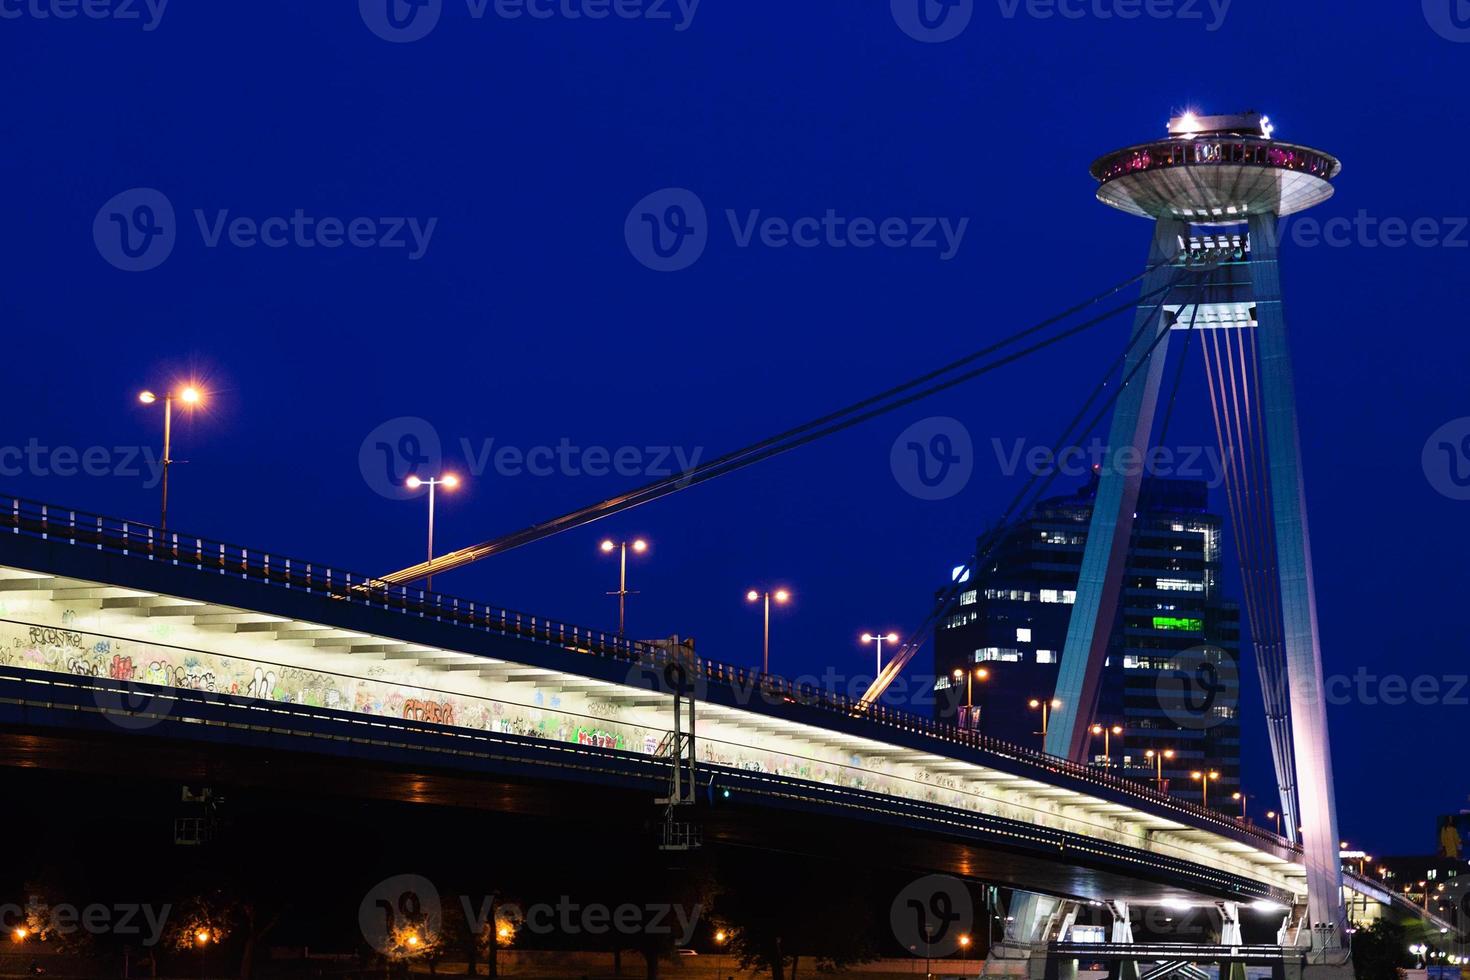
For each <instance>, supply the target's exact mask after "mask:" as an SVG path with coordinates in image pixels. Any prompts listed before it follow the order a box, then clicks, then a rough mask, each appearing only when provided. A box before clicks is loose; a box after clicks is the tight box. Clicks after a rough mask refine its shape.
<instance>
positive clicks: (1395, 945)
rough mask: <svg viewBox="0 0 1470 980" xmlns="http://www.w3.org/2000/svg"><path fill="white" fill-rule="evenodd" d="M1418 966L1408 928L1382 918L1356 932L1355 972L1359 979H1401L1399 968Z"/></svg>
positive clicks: (1354, 943) (1354, 945) (1354, 942)
mask: <svg viewBox="0 0 1470 980" xmlns="http://www.w3.org/2000/svg"><path fill="white" fill-rule="evenodd" d="M1413 965H1414V958H1413V956H1411V955H1410V954H1409V938H1408V933H1407V932H1406V931H1405V929H1404V927H1403V926H1401V925H1399V924H1398V923H1397V922H1391V921H1389V920H1388V919H1379V920H1377V921H1376V922H1374V923H1373V924H1372V925H1371V926H1369V927H1368V928H1366V929H1359V930H1358V931H1357V932H1355V933H1353V973H1354V974H1356V976H1357V980H1398V976H1399V972H1398V971H1399V969H1400V968H1405V967H1411V966H1413Z"/></svg>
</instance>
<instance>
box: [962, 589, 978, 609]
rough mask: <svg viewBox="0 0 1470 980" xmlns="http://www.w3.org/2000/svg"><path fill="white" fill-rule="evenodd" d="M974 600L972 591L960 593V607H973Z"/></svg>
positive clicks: (973, 591)
mask: <svg viewBox="0 0 1470 980" xmlns="http://www.w3.org/2000/svg"><path fill="white" fill-rule="evenodd" d="M975 598H976V596H975V590H974V589H971V590H970V591H969V592H961V593H960V605H962V606H973V605H974V604H975Z"/></svg>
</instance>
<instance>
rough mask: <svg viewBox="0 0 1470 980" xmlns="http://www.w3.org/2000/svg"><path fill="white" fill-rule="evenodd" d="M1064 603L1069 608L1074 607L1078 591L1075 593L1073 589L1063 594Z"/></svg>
mask: <svg viewBox="0 0 1470 980" xmlns="http://www.w3.org/2000/svg"><path fill="white" fill-rule="evenodd" d="M1062 601H1063V602H1065V603H1066V604H1067V605H1069V606H1070V605H1072V604H1073V603H1075V602H1076V601H1077V593H1076V591H1074V590H1072V589H1068V590H1067V591H1065V592H1063V593H1062Z"/></svg>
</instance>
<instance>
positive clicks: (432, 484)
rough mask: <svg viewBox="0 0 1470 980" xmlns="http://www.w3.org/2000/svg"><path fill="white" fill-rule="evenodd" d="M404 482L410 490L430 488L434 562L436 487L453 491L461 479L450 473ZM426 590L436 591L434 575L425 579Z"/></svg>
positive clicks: (430, 551) (430, 534) (430, 546)
mask: <svg viewBox="0 0 1470 980" xmlns="http://www.w3.org/2000/svg"><path fill="white" fill-rule="evenodd" d="M404 482H405V484H406V485H407V486H408V488H409V489H410V490H417V489H418V488H419V487H428V488H429V561H433V560H434V490H435V488H436V487H441V486H442V487H443V488H444V489H445V490H453V489H454V488H455V487H457V486H459V477H457V476H455V475H454V474H453V473H448V474H445V475H444V476H438V477H432V478H430V479H427V480H425V479H422V478H420V477H417V476H411V477H409V478H408V479H407V480H406V481H404ZM424 588H425V589H427V590H428V591H430V592H432V591H434V576H433V575H428V576H426V577H425V579H424Z"/></svg>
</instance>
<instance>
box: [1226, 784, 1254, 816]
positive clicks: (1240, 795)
mask: <svg viewBox="0 0 1470 980" xmlns="http://www.w3.org/2000/svg"><path fill="white" fill-rule="evenodd" d="M1230 798H1231V799H1232V800H1238V801H1239V802H1240V819H1241V821H1242V822H1244V821H1245V820H1246V812H1245V807H1246V803H1247V802H1248V801H1249V800H1250V797H1249V796H1247V795H1246V794H1245V793H1244V792H1243V791H1241V790H1236V791H1235V792H1234V793H1231V794H1230Z"/></svg>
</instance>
